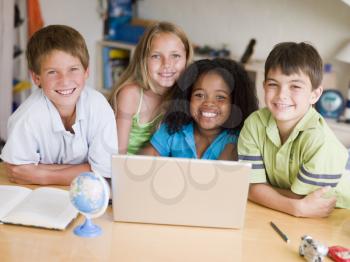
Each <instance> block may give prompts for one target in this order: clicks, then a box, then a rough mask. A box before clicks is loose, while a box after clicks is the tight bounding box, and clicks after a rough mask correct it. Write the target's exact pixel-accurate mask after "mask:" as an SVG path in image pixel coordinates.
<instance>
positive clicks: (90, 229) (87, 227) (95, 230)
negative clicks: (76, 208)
mask: <svg viewBox="0 0 350 262" xmlns="http://www.w3.org/2000/svg"><path fill="white" fill-rule="evenodd" d="M74 234H76V235H77V236H79V237H97V236H99V235H101V234H102V229H101V228H100V227H99V226H98V225H95V224H93V223H92V222H91V219H90V218H86V219H85V222H84V224H82V225H79V226H77V227H76V228H75V229H74Z"/></svg>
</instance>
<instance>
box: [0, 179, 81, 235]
mask: <svg viewBox="0 0 350 262" xmlns="http://www.w3.org/2000/svg"><path fill="white" fill-rule="evenodd" d="M77 215H78V212H77V210H76V209H75V208H74V206H73V205H72V204H71V202H70V199H69V192H68V191H66V190H63V189H59V188H53V187H39V188H36V189H34V190H32V189H29V188H26V187H21V186H6V185H0V221H1V222H2V223H9V224H16V225H24V226H34V227H43V228H49V229H57V230H64V229H65V228H66V227H67V226H68V225H69V223H70V222H71V221H72V220H73V219H74V218H76V217H77Z"/></svg>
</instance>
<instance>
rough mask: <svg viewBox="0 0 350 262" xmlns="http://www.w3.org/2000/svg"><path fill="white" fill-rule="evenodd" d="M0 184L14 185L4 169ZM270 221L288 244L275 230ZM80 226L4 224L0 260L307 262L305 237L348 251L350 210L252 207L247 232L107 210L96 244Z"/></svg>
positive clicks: (0, 168) (0, 172)
mask: <svg viewBox="0 0 350 262" xmlns="http://www.w3.org/2000/svg"><path fill="white" fill-rule="evenodd" d="M0 184H11V183H10V182H9V181H8V180H7V178H6V174H5V171H4V168H3V165H2V164H0ZM271 220H273V221H274V222H275V223H276V224H277V225H278V226H279V227H280V228H281V229H282V230H283V231H284V232H285V233H286V234H287V235H288V237H289V238H290V240H291V242H290V243H289V244H286V243H285V242H284V241H283V240H282V239H281V238H280V237H279V236H278V235H277V234H276V233H275V232H274V231H273V230H272V228H271V226H270V224H269V222H270V221H271ZM82 221H83V217H82V216H80V217H79V218H78V219H76V220H75V221H74V222H73V223H72V224H71V225H70V226H69V227H68V228H67V229H66V230H65V231H54V230H48V229H39V228H31V227H22V226H14V225H0V261H127V262H133V261H141V262H144V261H145V262H148V261H152V262H156V261H166V262H168V261H181V262H185V261H199V262H203V261H212V262H216V261H220V262H221V261H247V262H248V261H249V262H252V261H283V262H286V261H305V260H304V259H303V258H301V257H299V255H298V248H299V244H300V237H301V236H302V235H304V234H309V235H311V236H312V237H314V238H315V239H317V240H319V241H321V242H322V243H324V244H327V245H328V246H331V245H342V246H345V247H348V248H350V210H344V209H337V210H335V211H334V212H333V214H332V215H331V216H330V217H329V218H326V219H302V218H295V217H292V216H289V215H286V214H283V213H280V212H276V211H273V210H270V209H267V208H264V207H261V206H258V205H256V204H254V203H251V202H248V206H247V212H246V220H245V226H244V228H243V229H242V230H231V229H215V228H198V227H182V226H164V225H151V224H137V223H117V222H113V221H112V210H111V208H110V207H109V208H108V210H107V212H106V213H105V214H104V215H103V216H102V217H100V218H98V219H94V222H95V223H96V224H98V225H100V226H101V227H102V228H103V235H102V236H99V237H96V238H92V239H85V238H80V237H77V236H75V235H74V234H73V232H72V230H73V228H74V227H75V226H76V225H78V224H81V223H82ZM325 261H331V260H330V259H328V258H326V260H325Z"/></svg>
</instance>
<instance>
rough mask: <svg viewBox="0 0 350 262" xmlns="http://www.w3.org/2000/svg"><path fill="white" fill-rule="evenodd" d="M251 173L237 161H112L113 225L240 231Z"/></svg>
mask: <svg viewBox="0 0 350 262" xmlns="http://www.w3.org/2000/svg"><path fill="white" fill-rule="evenodd" d="M250 170H251V165H250V164H247V163H240V162H235V161H221V160H200V159H184V158H171V157H154V156H129V155H114V156H113V157H112V201H113V202H112V205H113V219H114V221H119V222H139V223H152V224H167V225H185V226H200V227H218V228H242V227H243V224H244V217H245V209H246V204H247V196H248V187H249V175H250Z"/></svg>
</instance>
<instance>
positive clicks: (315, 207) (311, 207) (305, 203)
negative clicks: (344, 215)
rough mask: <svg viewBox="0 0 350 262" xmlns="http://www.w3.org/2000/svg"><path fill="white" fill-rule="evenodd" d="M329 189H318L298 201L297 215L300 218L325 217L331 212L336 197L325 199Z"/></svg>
mask: <svg viewBox="0 0 350 262" xmlns="http://www.w3.org/2000/svg"><path fill="white" fill-rule="evenodd" d="M329 189H330V187H329V186H328V187H323V188H319V189H317V190H316V191H314V192H312V193H310V194H309V195H307V196H305V197H304V198H303V199H301V200H300V205H299V210H298V212H299V214H298V215H297V216H301V217H327V216H329V215H330V214H331V212H332V211H333V209H334V207H335V204H336V201H337V199H336V197H334V196H332V197H325V194H326V193H327V192H328V191H329Z"/></svg>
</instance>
